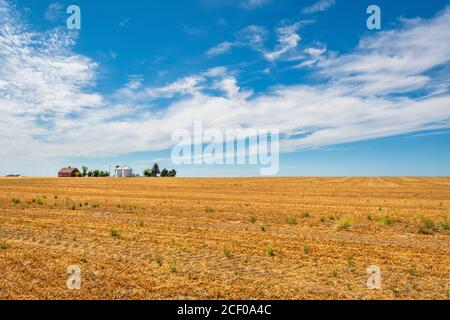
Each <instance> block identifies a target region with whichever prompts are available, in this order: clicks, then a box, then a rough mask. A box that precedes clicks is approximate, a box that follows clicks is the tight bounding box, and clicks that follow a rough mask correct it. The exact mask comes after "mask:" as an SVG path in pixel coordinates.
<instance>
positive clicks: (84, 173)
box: [77, 166, 111, 178]
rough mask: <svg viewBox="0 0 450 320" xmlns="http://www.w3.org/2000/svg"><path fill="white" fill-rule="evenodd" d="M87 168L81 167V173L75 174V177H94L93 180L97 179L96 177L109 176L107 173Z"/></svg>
mask: <svg viewBox="0 0 450 320" xmlns="http://www.w3.org/2000/svg"><path fill="white" fill-rule="evenodd" d="M88 170H89V168H88V167H86V166H83V167H81V172H78V173H77V177H94V178H98V177H101V178H103V177H109V176H110V175H111V174H110V173H109V172H108V171H103V170H98V169H96V170H89V171H88Z"/></svg>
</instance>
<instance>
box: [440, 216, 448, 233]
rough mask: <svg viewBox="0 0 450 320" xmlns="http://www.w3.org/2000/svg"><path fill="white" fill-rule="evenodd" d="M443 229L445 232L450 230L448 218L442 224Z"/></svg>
mask: <svg viewBox="0 0 450 320" xmlns="http://www.w3.org/2000/svg"><path fill="white" fill-rule="evenodd" d="M441 227H442V229H443V230H445V231H448V230H450V220H449V219H448V218H445V220H444V221H443V222H442V223H441Z"/></svg>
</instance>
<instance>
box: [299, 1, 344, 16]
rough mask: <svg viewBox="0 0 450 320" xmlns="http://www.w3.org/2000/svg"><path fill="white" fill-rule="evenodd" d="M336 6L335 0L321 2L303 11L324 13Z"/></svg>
mask: <svg viewBox="0 0 450 320" xmlns="http://www.w3.org/2000/svg"><path fill="white" fill-rule="evenodd" d="M335 4H336V1H335V0H319V1H318V2H316V3H314V4H313V5H311V6H309V7H306V8H304V9H303V12H304V13H316V12H322V11H327V10H328V9H330V8H331V7H333V6H334V5H335Z"/></svg>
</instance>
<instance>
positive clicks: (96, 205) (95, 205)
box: [92, 203, 100, 208]
mask: <svg viewBox="0 0 450 320" xmlns="http://www.w3.org/2000/svg"><path fill="white" fill-rule="evenodd" d="M99 207H100V204H98V203H93V204H92V208H99Z"/></svg>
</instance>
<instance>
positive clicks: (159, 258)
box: [156, 256, 163, 267]
mask: <svg viewBox="0 0 450 320" xmlns="http://www.w3.org/2000/svg"><path fill="white" fill-rule="evenodd" d="M156 263H157V264H158V266H160V267H162V264H163V258H162V257H161V256H157V257H156Z"/></svg>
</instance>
